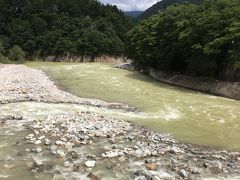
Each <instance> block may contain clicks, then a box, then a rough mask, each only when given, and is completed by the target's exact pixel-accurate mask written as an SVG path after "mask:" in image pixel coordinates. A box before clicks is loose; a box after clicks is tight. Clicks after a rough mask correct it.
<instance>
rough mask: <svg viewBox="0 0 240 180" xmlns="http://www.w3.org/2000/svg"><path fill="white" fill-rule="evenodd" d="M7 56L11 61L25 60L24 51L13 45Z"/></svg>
mask: <svg viewBox="0 0 240 180" xmlns="http://www.w3.org/2000/svg"><path fill="white" fill-rule="evenodd" d="M9 58H10V60H12V61H24V60H25V52H24V51H23V50H22V48H21V47H19V46H17V45H14V46H13V47H12V48H11V49H10V50H9Z"/></svg>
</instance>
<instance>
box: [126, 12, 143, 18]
mask: <svg viewBox="0 0 240 180" xmlns="http://www.w3.org/2000/svg"><path fill="white" fill-rule="evenodd" d="M143 12H144V11H125V12H124V14H125V15H127V16H130V17H138V16H139V15H141V14H142V13H143Z"/></svg>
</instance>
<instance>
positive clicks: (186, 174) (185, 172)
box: [178, 169, 188, 178]
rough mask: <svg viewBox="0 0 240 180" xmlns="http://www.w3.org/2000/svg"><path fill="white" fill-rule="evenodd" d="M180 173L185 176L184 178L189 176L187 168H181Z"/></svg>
mask: <svg viewBox="0 0 240 180" xmlns="http://www.w3.org/2000/svg"><path fill="white" fill-rule="evenodd" d="M178 174H179V175H180V176H181V177H183V178H186V177H188V173H187V171H186V170H185V169H181V170H180V171H179V172H178Z"/></svg>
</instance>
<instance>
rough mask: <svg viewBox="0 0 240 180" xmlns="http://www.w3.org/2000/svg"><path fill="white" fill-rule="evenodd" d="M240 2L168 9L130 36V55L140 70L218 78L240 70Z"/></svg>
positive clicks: (232, 0) (217, 1) (217, 0)
mask: <svg viewBox="0 0 240 180" xmlns="http://www.w3.org/2000/svg"><path fill="white" fill-rule="evenodd" d="M239 20H240V1H239V0H215V1H212V0H205V1H204V2H203V3H202V4H200V5H195V4H179V5H174V6H170V7H168V8H167V9H166V10H164V11H162V12H160V13H159V14H158V15H155V16H153V17H152V18H151V19H148V20H146V21H144V22H141V23H140V24H138V25H137V26H136V27H135V28H134V29H133V30H131V31H130V32H129V33H128V39H129V43H128V47H127V49H128V55H129V57H130V58H132V59H133V60H134V63H135V65H138V66H140V67H141V68H146V67H154V68H159V69H163V70H168V71H176V72H181V73H187V74H191V75H201V76H212V77H219V76H220V75H221V73H222V72H223V71H225V70H226V69H227V68H230V69H240V22H239Z"/></svg>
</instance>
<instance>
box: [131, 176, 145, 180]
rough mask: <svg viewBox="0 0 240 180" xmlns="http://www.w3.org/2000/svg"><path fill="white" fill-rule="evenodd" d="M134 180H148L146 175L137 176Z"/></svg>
mask: <svg viewBox="0 0 240 180" xmlns="http://www.w3.org/2000/svg"><path fill="white" fill-rule="evenodd" d="M134 180H148V179H147V178H146V177H145V176H139V177H136V178H135V179H134Z"/></svg>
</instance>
